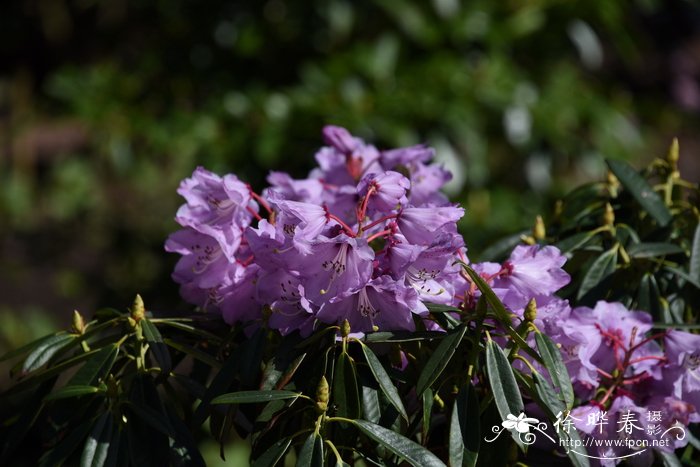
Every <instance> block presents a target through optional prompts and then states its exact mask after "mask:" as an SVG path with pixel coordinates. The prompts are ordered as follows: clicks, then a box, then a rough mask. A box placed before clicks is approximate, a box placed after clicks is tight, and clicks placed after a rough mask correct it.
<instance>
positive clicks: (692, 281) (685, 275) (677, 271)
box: [664, 266, 700, 289]
mask: <svg viewBox="0 0 700 467" xmlns="http://www.w3.org/2000/svg"><path fill="white" fill-rule="evenodd" d="M664 269H665V270H666V271H668V272H670V273H671V274H675V275H676V276H678V277H680V278H682V279H685V280H686V281H688V283H690V284H692V285H694V286H695V287H697V288H698V289H700V281H698V280H695V278H693V277H692V276H690V275H689V274H688V273H687V272H685V271H683V270H682V269H678V268H674V267H671V266H666V267H665V268H664Z"/></svg>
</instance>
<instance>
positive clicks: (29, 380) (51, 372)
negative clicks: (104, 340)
mask: <svg viewBox="0 0 700 467" xmlns="http://www.w3.org/2000/svg"><path fill="white" fill-rule="evenodd" d="M97 352H99V350H92V351H90V352H86V353H83V354H80V355H78V356H76V357H73V358H70V359H68V360H65V361H63V362H61V363H58V364H56V365H55V366H52V367H49V368H45V369H43V370H38V371H35V372H33V373H31V374H30V375H29V376H27V377H26V378H25V379H23V380H22V381H20V382H18V383H17V384H15V385H13V386H12V387H10V389H8V390H7V392H6V393H5V395H10V394H16V393H19V392H22V391H24V390H26V389H28V388H30V387H32V386H34V385H37V384H39V383H42V382H44V381H46V380H48V379H50V378H53V377H54V376H56V375H58V374H60V373H62V372H64V371H65V370H67V369H68V368H71V367H73V366H75V365H77V364H78V363H80V362H82V361H84V360H88V359H89V358H91V357H92V356H93V355H95V354H96V353H97Z"/></svg>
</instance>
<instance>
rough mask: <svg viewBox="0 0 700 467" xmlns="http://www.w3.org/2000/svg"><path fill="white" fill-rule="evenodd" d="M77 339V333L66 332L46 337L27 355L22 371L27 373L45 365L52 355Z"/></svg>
mask: <svg viewBox="0 0 700 467" xmlns="http://www.w3.org/2000/svg"><path fill="white" fill-rule="evenodd" d="M75 339H76V335H75V334H66V333H63V334H56V335H54V336H51V337H49V338H47V339H45V340H44V341H42V342H41V343H40V344H39V345H37V347H36V348H35V349H34V350H33V351H32V352H31V353H30V354H29V355H28V356H27V359H26V360H25V361H24V364H23V365H22V373H23V374H26V373H29V372H31V371H34V370H36V369H38V368H40V367H42V366H44V364H45V363H47V362H48V361H49V360H50V359H51V357H53V356H54V355H56V354H57V353H58V352H59V351H60V350H61V349H62V348H63V347H65V346H66V345H68V344H69V343H70V342H72V341H74V340H75Z"/></svg>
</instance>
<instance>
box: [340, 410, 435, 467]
mask: <svg viewBox="0 0 700 467" xmlns="http://www.w3.org/2000/svg"><path fill="white" fill-rule="evenodd" d="M353 423H354V424H355V425H356V426H357V427H358V428H359V429H360V430H361V431H362V432H363V433H364V434H365V435H367V436H368V437H370V438H371V439H373V440H374V441H376V442H378V443H379V444H381V445H382V446H384V447H385V448H386V449H388V450H389V451H391V452H393V453H394V454H396V455H397V456H399V457H400V458H401V459H403V460H405V461H406V462H408V463H409V464H411V465H413V466H415V467H429V466H435V467H438V466H440V467H444V465H445V464H444V463H443V462H442V461H441V460H440V459H438V458H437V457H436V456H435V454H433V453H432V452H430V451H428V450H427V449H425V448H424V447H423V446H421V445H420V444H417V443H415V442H413V441H411V440H410V439H408V438H405V437H403V436H401V435H400V434H398V433H396V432H394V431H391V430H387V429H386V428H384V427H382V426H380V425H376V424H374V423H371V422H368V421H366V420H354V421H353Z"/></svg>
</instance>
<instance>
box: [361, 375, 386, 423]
mask: <svg viewBox="0 0 700 467" xmlns="http://www.w3.org/2000/svg"><path fill="white" fill-rule="evenodd" d="M360 402H361V404H362V418H364V419H365V420H369V421H370V422H373V423H377V422H378V421H379V419H380V418H381V416H382V410H381V407H380V405H379V390H378V389H375V388H372V387H369V386H365V385H364V384H363V385H362V400H361V401H360Z"/></svg>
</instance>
